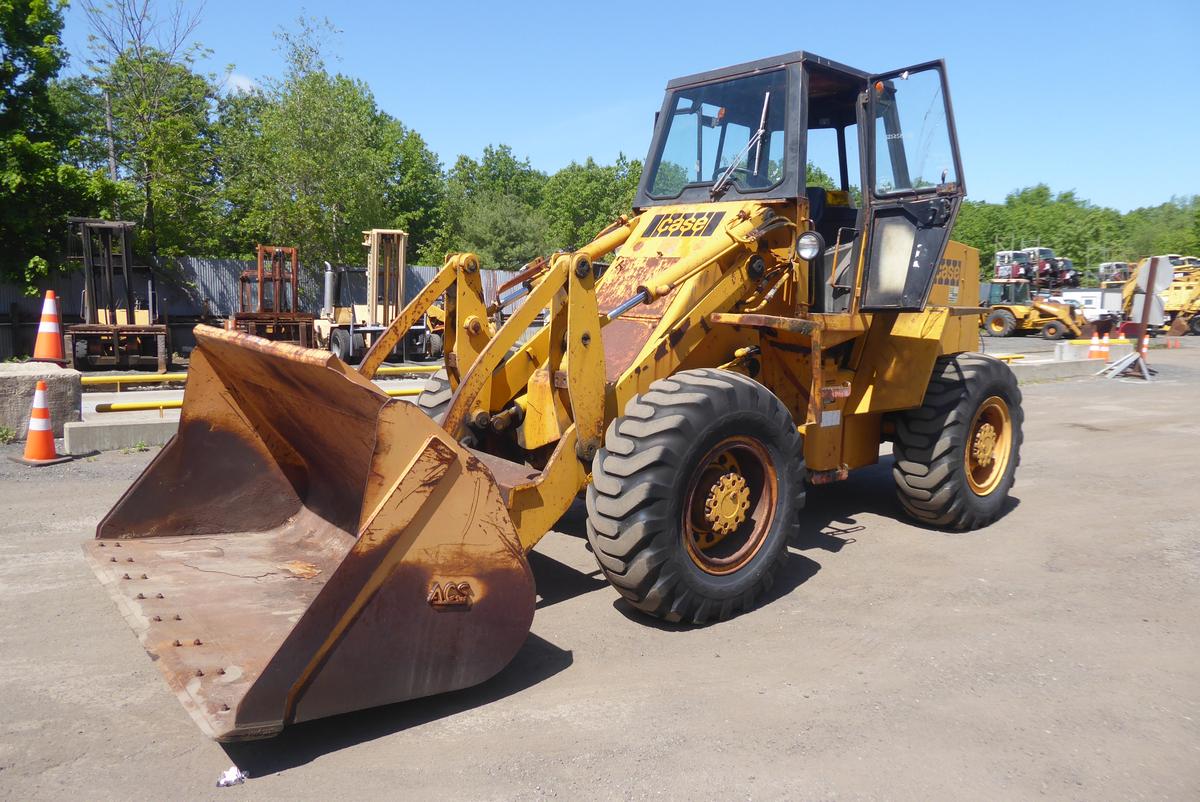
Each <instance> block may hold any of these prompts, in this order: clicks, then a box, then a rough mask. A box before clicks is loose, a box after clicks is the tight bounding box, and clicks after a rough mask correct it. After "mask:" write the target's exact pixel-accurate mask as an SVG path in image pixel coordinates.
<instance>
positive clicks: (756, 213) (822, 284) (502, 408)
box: [85, 52, 1023, 740]
mask: <svg viewBox="0 0 1200 802" xmlns="http://www.w3.org/2000/svg"><path fill="white" fill-rule="evenodd" d="M810 132H818V133H821V134H824V135H829V136H831V137H832V138H834V139H836V142H837V152H838V161H839V164H840V170H839V173H840V181H839V183H840V188H839V189H838V190H837V192H838V193H839V195H838V198H845V199H848V198H850V197H851V195H850V189H851V179H850V178H849V175H850V170H851V169H852V168H853V169H855V170H857V167H858V164H859V158H858V156H857V155H856V154H863V158H862V165H863V167H864V168H865V169H866V175H865V176H863V177H862V179H861V186H862V187H863V192H862V199H861V204H860V207H859V208H854V207H853V206H851V205H849V203H846V204H842V203H840V202H837V203H830V202H829V192H828V190H826V189H824V188H821V187H813V186H807V187H806V186H805V183H806V182H805V176H806V170H805V165H806V162H807V154H806V143H807V142H808V141H809V139H810V137H809V136H808V134H809V133H810ZM644 165H645V166H644V169H643V172H642V176H641V179H640V182H639V185H638V189H637V193H636V196H635V199H634V203H633V206H634V208H633V212H632V214H630V215H629V216H622V217H620V218H619V219H617V220H616V221H614V222H613V223H612V224H611V225H610V226H608V227H607V228H605V229H604V230H603V231H601V232H600V233H599V234H598V235H597V236H596V238H595V239H593V240H592V241H591V242H589V243H587V244H585V245H583V246H582V247H580V248H579V249H577V250H574V251H570V252H560V253H556V254H553V255H552V256H550V257H549V258H547V259H545V260H543V262H542V264H541V265H540V266H539V267H537V268H536V269H534V268H531V269H530V270H529V271H528V272H527V274H526V275H525V276H524V277H523V278H522V279H521V280H520V281H519V282H518V283H517V284H516V285H514V286H511V287H510V288H508V290H507V291H506V292H505V293H504V294H503V295H502V296H501V297H500V298H499V299H496V301H495V303H493V304H491V305H490V309H489V303H488V301H486V300H485V298H484V296H483V288H482V283H481V279H480V272H481V265H480V260H479V257H478V256H477V255H475V254H473V253H453V254H450V255H448V256H447V258H446V261H445V263H444V265H443V266H442V268H441V269H440V271H439V272H438V273H437V275H436V276H435V277H434V278H433V280H432V281H430V282H429V284H428V285H427V286H425V287H424V288H423V289H422V290H421V291H420V292H419V293H418V294H417V295H416V297H415V298H414V299H413V300H412V301H410V302H409V303H407V304H406V305H405V306H404V307H403V308H402V309H399V310H398V312H397V314H396V315H395V317H394V319H393V320H392V322H391V323H390V325H388V326H387V328H386V329H385V330H383V331H382V332H380V333H379V334H378V336H377V337H376V338H375V339H374V342H373V343H372V344H371V346H370V348H369V349H368V351H367V353H366V354H365V356H364V357H363V359H362V362H361V364H360V365H359V366H358V367H357V369H356V368H352V367H350V366H348V365H347V364H346V363H345V361H344V360H342V359H340V358H338V357H337V356H334V355H332V354H330V353H328V352H327V351H319V350H309V349H303V348H298V347H296V346H291V345H285V344H280V343H272V342H268V341H265V340H261V339H258V338H254V337H249V336H246V335H244V334H241V333H237V332H229V331H222V330H218V329H212V328H206V327H203V326H200V327H197V329H196V341H197V348H196V350H195V351H194V352H193V355H192V363H191V368H190V371H189V376H188V383H187V388H186V391H185V397H184V403H183V409H182V414H181V418H180V425H179V431H178V434H177V435H176V436H175V438H174V439H173V440H172V441H171V442H170V443H168V444H167V445H166V446H165V447H164V448H163V449H162V451H161V452H160V453H159V454H158V455H157V456H156V457H155V459H154V460H153V461H152V462H151V463H150V465H149V466H148V467H147V468H146V470H145V472H144V473H143V474H142V475H141V476H140V477H139V478H138V479H137V480H136V481H135V482H134V484H133V485H132V486H131V487H130V488H129V489H128V490H127V491H126V493H125V494H124V495H123V496H122V497H121V499H120V500H119V501H118V502H117V504H116V505H115V506H114V508H113V509H112V510H111V511H110V512H109V513H108V514H107V515H106V516H105V517H104V518H103V520H101V521H100V523H99V525H98V527H97V531H96V537H95V539H94V540H92V541H90V542H89V543H87V544H86V545H85V552H86V554H87V557H88V559H89V560H90V562H91V565H92V567H93V569H94V570H95V572H96V575H97V576H98V577H99V579H100V581H101V582H102V583H103V584H104V585H105V587H107V589H108V591H109V593H110V594H111V596H112V597H113V598H114V599H115V600H116V602H117V604H118V605H119V606H120V607H121V609H122V610H123V612H124V613H125V616H126V620H127V621H128V622H129V624H130V625H131V626H132V628H133V629H134V630H135V632H136V633H137V635H138V637H139V638H140V640H141V643H142V645H143V646H144V648H145V649H146V650H147V652H149V654H150V655H151V656H152V658H153V659H154V660H155V662H156V665H157V666H158V668H159V669H160V670H161V671H162V673H163V675H164V677H165V678H166V680H167V682H168V684H169V685H170V686H171V687H172V689H173V690H174V691H175V693H176V694H177V696H178V697H179V699H180V701H181V702H182V704H183V705H184V707H185V708H186V709H187V710H188V712H189V713H190V714H191V715H192V717H193V719H194V720H195V721H196V723H197V724H198V725H199V726H200V727H201V728H202V729H203V730H204V731H205V732H206V733H208V734H209V735H211V736H213V737H215V738H217V739H219V740H236V739H242V738H255V737H264V736H269V735H272V734H274V733H277V732H279V731H280V730H281V729H282V728H283V727H285V726H287V725H289V724H292V723H294V722H301V721H308V720H312V719H317V718H321V717H324V716H331V715H334V714H337V713H343V712H347V711H351V710H358V709H362V708H366V707H371V706H375V705H382V704H388V703H392V702H398V701H403V700H406V699H413V698H417V697H421V696H428V695H431V694H436V693H441V692H445V691H450V690H454V689H458V688H463V687H466V686H470V685H473V684H476V683H479V682H482V681H484V680H486V679H488V678H489V677H491V676H492V675H494V674H495V673H496V672H497V671H499V670H500V669H501V668H503V667H504V666H505V665H506V664H507V663H508V662H509V661H510V660H511V659H512V658H513V656H514V655H515V654H516V652H517V650H518V649H520V648H521V645H522V644H523V643H524V642H525V639H526V635H527V633H528V631H529V627H530V624H531V622H532V619H533V614H534V607H535V600H536V595H537V592H536V589H535V586H534V577H533V574H532V572H531V570H530V566H529V561H528V559H527V556H526V555H527V553H528V552H529V551H530V550H531V549H533V548H535V547H536V546H537V544H538V542H539V541H540V540H541V539H542V538H543V537H544V536H545V535H546V534H547V533H548V532H550V531H551V529H552V527H553V526H554V525H555V524H556V522H557V521H558V520H559V518H560V517H561V516H562V515H563V514H564V512H566V511H567V509H568V508H569V507H570V506H571V505H572V503H573V502H574V501H575V500H576V499H577V498H578V497H579V496H580V495H582V496H584V498H585V503H586V510H587V515H586V519H587V538H588V541H589V544H590V546H591V548H592V550H593V551H594V553H595V556H596V559H597V561H598V564H599V567H600V570H601V571H602V572H603V574H604V576H605V577H606V578H607V579H608V580H609V582H610V583H611V584H612V586H613V588H614V589H615V592H616V593H618V594H619V595H620V596H621V597H622V598H623V599H624V600H625V603H626V604H628V605H629V606H630V607H632V608H635V609H636V610H640V611H641V612H642V613H644V614H645V615H648V616H653V617H657V618H660V619H663V620H666V621H677V622H685V623H688V624H697V625H699V624H707V623H712V622H717V621H721V620H724V619H728V618H730V617H732V616H735V615H737V614H739V613H742V612H745V611H749V610H751V609H753V608H754V607H755V606H757V605H758V604H759V603H760V602H761V601H762V600H763V599H764V598H767V594H768V592H769V591H770V589H771V586H772V583H773V581H774V579H775V577H776V576H777V575H778V573H779V570H780V567H781V565H782V564H783V563H784V561H785V560H786V559H787V556H788V550H787V544H788V542H789V541H790V540H792V539H793V538H795V537H796V536H798V535H799V534H800V533H801V528H802V526H804V525H805V524H804V523H803V522H802V519H801V517H800V511H801V509H802V508H803V506H804V502H805V498H806V493H807V492H808V488H809V487H810V486H818V487H819V486H821V485H825V484H829V483H832V482H839V481H843V480H846V479H847V478H848V477H849V476H850V475H851V472H852V471H854V470H856V469H858V468H861V467H863V466H868V465H872V464H874V463H876V462H877V461H879V459H880V447H881V445H882V444H884V443H890V444H891V450H892V454H893V455H894V457H890V458H889V461H890V463H891V466H892V475H893V477H894V482H895V491H896V495H897V498H898V501H899V509H901V510H903V511H904V512H905V513H907V515H908V516H910V517H911V518H912V519H913V520H914V521H916V522H917V523H918V524H920V525H922V526H927V527H930V528H935V529H943V530H950V531H962V530H971V529H976V528H979V527H984V526H987V525H989V524H990V523H992V522H993V521H995V520H996V519H997V518H999V517H1000V516H1001V515H1003V514H1004V512H1005V511H1006V510H1007V509H1008V494H1009V490H1010V488H1011V487H1012V485H1013V482H1014V480H1015V475H1016V470H1017V465H1018V463H1019V461H1020V448H1021V441H1022V420H1023V414H1022V410H1021V393H1020V390H1019V389H1018V387H1017V381H1016V378H1015V377H1014V375H1013V373H1012V371H1011V370H1010V369H1009V368H1008V367H1007V366H1006V365H1005V364H1004V363H1003V362H1001V361H999V360H997V359H994V358H992V357H990V356H986V355H983V354H979V353H973V352H972V349H973V348H974V346H975V345H976V344H977V338H978V316H979V314H980V312H981V311H982V310H981V308H980V307H978V306H976V305H975V303H976V299H977V298H978V290H979V284H978V280H979V278H978V258H979V255H978V252H977V251H975V250H974V249H971V248H968V247H967V246H965V245H962V244H959V243H954V242H951V241H950V231H951V229H952V227H953V224H954V220H955V218H956V216H957V213H958V210H959V207H960V205H961V203H962V199H963V197H964V195H965V192H966V189H965V185H964V183H963V178H962V163H961V160H960V157H959V151H958V145H957V140H956V135H955V128H954V125H953V117H952V112H951V105H950V98H949V94H948V89H947V83H946V78H945V68H944V65H943V64H942V62H940V61H932V62H927V63H923V64H918V65H916V66H912V67H907V68H905V69H901V70H894V71H891V72H887V73H882V74H871V73H869V72H865V71H862V70H857V69H854V68H851V67H847V66H845V65H842V64H838V63H836V62H833V61H830V60H828V59H825V58H821V57H819V56H815V55H813V54H810V53H804V52H796V53H789V54H786V55H782V56H776V57H773V58H767V59H762V60H759V61H755V62H751V63H747V64H740V65H737V66H733V67H727V68H724V69H719V70H714V71H711V72H706V73H701V74H698V75H691V76H687V77H685V78H680V79H677V80H674V81H671V82H670V83H669V84H668V85H667V90H666V97H665V99H664V102H663V105H662V108H661V111H660V113H659V114H658V116H657V119H656V123H655V127H654V134H653V137H652V139H651V144H650V150H649V154H648V156H647V158H646V161H645V163H644ZM857 178H858V177H857V176H856V182H855V183H858V181H857ZM838 198H835V200H838ZM606 257H607V260H608V261H607V262H606V261H602V260H604V259H605V258H606ZM600 264H607V265H608V266H607V268H606V269H604V270H603V271H601V270H600V268H599V267H598V266H597V265H600ZM443 296H444V297H445V308H444V312H445V354H444V358H443V362H444V369H443V371H442V372H441V373H440V375H438V376H436V377H435V378H434V379H433V380H431V384H432V385H433V386H432V387H431V389H430V390H429V391H428V392H426V393H425V394H423V395H422V397H420V398H419V399H418V402H419V403H416V404H413V403H409V402H406V401H402V400H399V399H394V398H391V397H389V396H388V395H387V394H386V393H385V392H383V391H382V390H380V389H379V387H377V386H376V385H375V384H374V383H373V382H372V377H373V376H374V375H375V372H376V370H377V369H378V368H379V367H380V365H381V364H382V363H383V360H384V358H385V357H386V356H387V355H388V354H389V353H391V352H392V351H393V350H394V349H395V347H396V345H397V344H398V343H400V342H401V341H402V340H403V338H404V337H405V336H407V333H408V332H409V330H410V329H411V327H412V326H413V325H415V324H417V323H418V321H420V320H422V319H423V318H424V317H425V316H426V315H427V314H428V312H429V311H430V310H431V309H432V307H433V306H434V305H435V303H437V302H438V299H439V298H441V297H443ZM517 298H523V299H524V301H523V303H522V304H521V305H520V306H519V307H514V308H513V310H512V311H511V313H510V314H508V315H506V316H505V315H502V314H501V312H502V311H503V309H506V308H508V307H509V306H513V305H514V304H515V301H516V299H517ZM542 317H544V320H545V323H544V324H543V325H542V326H541V327H540V329H537V330H536V331H535V333H533V334H532V336H529V335H528V333H527V329H528V328H529V326H530V325H531V324H532V323H534V321H536V320H537V319H539V318H542ZM766 657H767V656H764V659H766Z"/></svg>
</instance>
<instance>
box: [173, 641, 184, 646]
mask: <svg viewBox="0 0 1200 802" xmlns="http://www.w3.org/2000/svg"><path fill="white" fill-rule="evenodd" d="M171 645H172V646H182V645H183V644H182V643H180V642H179V641H172V642H171Z"/></svg>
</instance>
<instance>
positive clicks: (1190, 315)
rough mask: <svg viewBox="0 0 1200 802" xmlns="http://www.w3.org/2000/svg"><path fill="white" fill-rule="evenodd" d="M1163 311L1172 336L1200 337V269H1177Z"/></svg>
mask: <svg viewBox="0 0 1200 802" xmlns="http://www.w3.org/2000/svg"><path fill="white" fill-rule="evenodd" d="M1184 258H1185V259H1191V258H1194V257H1184ZM1163 310H1164V311H1165V312H1166V315H1167V319H1168V320H1169V321H1170V328H1169V329H1168V333H1170V334H1171V335H1172V336H1175V337H1179V336H1182V335H1184V334H1187V333H1189V332H1190V333H1192V334H1195V335H1198V336H1200V267H1195V266H1192V265H1187V266H1182V267H1177V268H1175V273H1174V276H1173V277H1172V280H1171V285H1170V286H1169V287H1167V290H1166V292H1164V293H1163Z"/></svg>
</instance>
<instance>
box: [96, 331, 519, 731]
mask: <svg viewBox="0 0 1200 802" xmlns="http://www.w3.org/2000/svg"><path fill="white" fill-rule="evenodd" d="M196 341H197V348H196V350H195V351H194V352H193V355H192V362H191V367H190V370H189V375H188V383H187V389H186V391H185V395H184V403H183V411H182V415H181V420H180V426H179V432H178V434H177V435H176V436H175V438H174V439H172V440H171V442H170V443H168V444H167V445H166V446H165V447H164V448H163V450H162V451H161V452H160V453H159V454H158V455H157V456H156V457H155V459H154V460H153V462H151V463H150V465H149V466H148V467H147V468H146V470H145V472H144V473H143V474H142V475H141V476H140V477H139V478H138V479H137V480H136V481H135V482H134V484H133V485H132V486H131V487H130V488H129V489H128V490H127V491H126V492H125V494H124V496H122V497H121V499H120V501H118V502H117V504H116V506H115V507H114V508H113V509H112V510H111V511H110V512H109V513H108V515H107V516H105V518H104V519H103V520H102V521H101V522H100V524H99V526H98V527H97V531H96V539H95V540H92V541H89V542H88V543H86V544H85V546H84V551H85V553H86V554H87V557H88V558H89V561H90V562H91V564H92V567H93V569H94V570H95V572H96V574H97V576H98V577H99V578H100V581H101V583H102V584H103V585H104V586H105V587H106V588H107V590H108V592H109V594H110V595H111V596H112V597H113V598H114V599H115V600H116V602H117V604H118V606H119V607H120V609H121V611H122V613H123V614H124V616H125V618H126V620H127V621H128V623H129V624H130V626H131V627H132V628H133V630H134V631H135V632H136V633H137V635H138V638H139V639H140V640H141V642H142V645H143V646H144V647H145V649H146V651H147V652H149V653H150V657H151V659H152V660H154V661H155V662H156V663H157V664H158V667H159V669H160V670H161V671H162V672H163V675H164V676H165V677H166V680H167V682H168V684H169V685H170V686H171V688H172V689H173V690H174V691H175V693H176V695H177V696H178V697H179V700H180V701H181V702H182V703H183V706H184V707H185V708H186V709H187V710H188V712H189V713H190V714H191V715H192V718H193V719H195V721H196V723H197V724H198V725H199V726H200V728H201V729H203V730H204V731H205V732H206V733H208V734H209V735H211V736H212V737H214V738H216V739H217V740H221V741H227V740H238V739H243V738H255V737H263V736H268V735H272V734H274V733H276V732H278V731H279V730H280V729H281V728H282V727H283V726H284V725H286V724H290V723H292V722H300V721H306V720H310V719H316V718H321V717H323V716H330V715H334V714H337V713H342V712H347V711H351V710H358V709H362V708H367V707H372V706H375V705H382V704H388V703H391V702H399V701H403V700H406V699H414V698H417V697H421V696H428V695H431V694H436V693H442V692H444V691H450V690H455V689H458V688H464V687H467V686H470V685H474V684H476V683H479V682H482V681H484V680H486V679H487V678H489V677H491V676H492V675H493V674H495V673H496V672H497V671H499V670H500V669H501V668H503V667H504V666H505V665H506V664H507V663H508V662H509V661H510V660H511V659H512V657H513V656H514V655H515V654H516V652H517V650H518V649H519V648H520V647H521V644H522V643H523V642H524V640H525V637H526V634H527V633H528V631H529V626H530V623H531V622H532V619H533V608H534V589H533V578H532V575H531V573H530V570H529V565H528V563H527V562H526V559H525V554H524V551H523V550H522V548H521V545H520V542H519V540H518V539H517V534H516V531H515V529H514V528H513V524H512V520H511V519H510V517H509V515H508V511H507V509H506V508H505V505H504V502H503V501H502V499H501V496H500V493H499V491H498V490H497V487H496V484H495V482H494V481H493V479H492V477H491V475H490V474H489V473H488V471H487V469H486V468H485V467H484V466H483V465H482V464H481V463H480V462H479V461H478V459H476V458H475V457H474V456H473V455H472V454H471V453H470V452H468V451H467V450H466V449H464V448H463V447H461V446H460V445H459V444H458V443H456V442H454V441H453V439H451V438H450V437H449V436H447V435H446V434H445V432H443V431H442V430H441V429H439V428H438V427H437V426H436V424H434V423H433V422H432V421H431V420H430V419H429V418H428V417H426V416H425V415H424V414H423V413H422V412H421V411H420V410H419V409H418V408H417V407H416V406H414V405H412V404H409V403H407V402H404V401H397V400H394V399H390V398H389V397H388V396H387V395H386V394H384V393H382V392H381V391H380V390H379V389H378V388H376V387H375V386H374V385H373V384H371V383H370V382H369V381H367V380H366V379H364V378H362V377H361V376H360V375H359V374H358V373H356V372H354V371H353V370H351V369H349V368H347V367H346V366H345V365H344V364H343V363H341V362H340V361H339V360H337V359H336V358H335V357H333V356H331V355H330V354H328V353H325V352H322V351H311V350H307V349H303V348H298V347H296V346H291V345H286V344H280V343H271V342H267V341H266V340H260V339H258V338H255V337H250V336H247V335H244V334H240V333H236V332H226V331H221V330H218V329H213V328H209V327H204V326H201V327H197V329H196Z"/></svg>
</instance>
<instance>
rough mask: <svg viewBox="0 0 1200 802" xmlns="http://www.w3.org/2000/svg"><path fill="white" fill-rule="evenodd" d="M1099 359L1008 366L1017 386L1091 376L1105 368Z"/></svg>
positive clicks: (1024, 363)
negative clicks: (1014, 376) (1015, 377)
mask: <svg viewBox="0 0 1200 802" xmlns="http://www.w3.org/2000/svg"><path fill="white" fill-rule="evenodd" d="M1105 364H1107V363H1105V362H1104V361H1103V360H1100V359H1080V360H1071V361H1057V360H1056V361H1053V362H1013V363H1011V364H1010V365H1009V367H1010V368H1012V371H1013V373H1015V374H1016V376H1017V383H1018V384H1030V383H1032V382H1044V381H1055V380H1057V379H1078V378H1082V377H1085V376H1093V375H1095V374H1096V373H1098V372H1100V370H1101V369H1102V368H1103V367H1104V366H1105Z"/></svg>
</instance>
